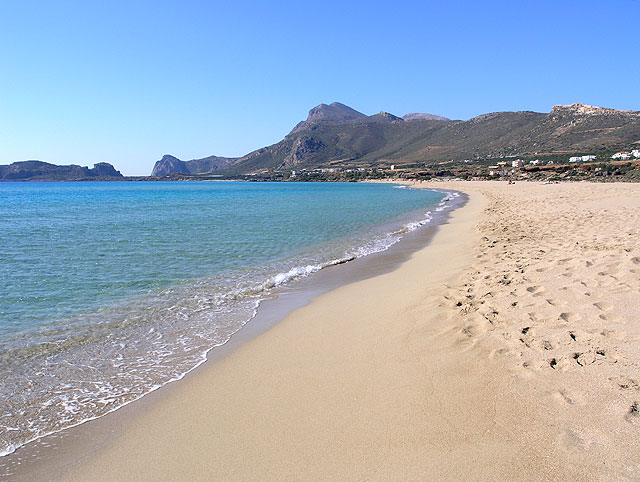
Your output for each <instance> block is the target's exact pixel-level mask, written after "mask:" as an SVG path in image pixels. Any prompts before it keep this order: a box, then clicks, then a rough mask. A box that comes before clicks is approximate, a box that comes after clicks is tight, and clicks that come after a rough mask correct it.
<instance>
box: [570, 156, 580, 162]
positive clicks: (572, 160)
mask: <svg viewBox="0 0 640 482" xmlns="http://www.w3.org/2000/svg"><path fill="white" fill-rule="evenodd" d="M569 162H582V156H573V157H570V158H569Z"/></svg>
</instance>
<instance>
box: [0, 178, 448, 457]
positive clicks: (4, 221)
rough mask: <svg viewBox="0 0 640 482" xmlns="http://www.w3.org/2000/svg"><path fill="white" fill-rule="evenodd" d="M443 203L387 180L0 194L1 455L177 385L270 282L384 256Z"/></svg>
mask: <svg viewBox="0 0 640 482" xmlns="http://www.w3.org/2000/svg"><path fill="white" fill-rule="evenodd" d="M446 199H447V198H446V195H445V194H443V193H440V192H435V191H429V190H413V189H398V188H397V186H392V185H385V184H353V183H351V184H349V183H235V182H189V183H169V182H166V183H165V182H158V183H134V182H114V183H90V182H86V183H14V184H9V183H4V184H0V280H2V282H1V283H0V380H2V382H1V384H0V400H2V402H1V404H0V453H8V452H11V451H12V450H13V449H14V448H15V447H17V446H19V445H21V444H23V443H25V442H26V441H29V440H32V439H34V438H37V437H39V436H42V435H44V434H46V433H50V432H52V431H56V430H60V429H62V428H64V427H67V426H71V425H74V424H77V423H80V422H82V421H84V420H88V419H90V418H95V417H96V416H100V415H102V414H104V413H106V412H108V411H111V410H113V409H115V408H117V407H118V406H121V405H122V404H124V403H127V402H129V401H132V400H134V399H136V398H139V397H140V396H142V395H144V394H145V393H147V392H149V391H150V390H153V389H154V388H157V387H159V386H161V385H163V384H165V383H167V382H168V381H170V380H173V379H176V378H179V377H181V376H182V375H184V373H186V372H187V371H189V370H191V369H192V368H194V367H195V366H197V365H198V364H199V363H201V362H202V360H204V358H205V356H206V352H207V351H208V350H209V349H211V348H212V347H214V346H216V345H220V344H222V343H225V342H226V341H227V340H228V339H229V337H230V336H231V335H232V334H233V333H234V332H235V331H237V330H238V329H240V328H241V327H242V326H243V325H244V324H245V323H246V322H247V321H248V320H250V319H251V317H252V316H253V315H254V314H255V310H256V308H257V306H258V305H259V302H260V301H261V300H263V299H265V298H269V297H273V296H276V295H277V290H278V286H280V285H282V284H285V283H287V282H288V281H290V280H292V279H297V278H299V277H303V276H310V275H312V274H313V273H314V272H316V271H318V270H320V269H322V268H323V267H325V266H327V265H330V264H333V263H337V262H341V261H344V260H348V259H351V258H353V257H360V256H366V255H367V254H369V253H372V252H377V251H381V250H384V249H386V248H387V247H389V246H390V245H392V244H393V243H395V242H396V241H397V240H398V239H400V237H401V236H402V234H403V233H404V232H406V231H407V230H411V229H415V228H417V227H419V226H420V225H424V224H427V223H428V222H429V219H430V215H429V213H430V212H432V211H434V210H435V209H441V207H442V203H443V202H445V201H446ZM438 206H440V208H438Z"/></svg>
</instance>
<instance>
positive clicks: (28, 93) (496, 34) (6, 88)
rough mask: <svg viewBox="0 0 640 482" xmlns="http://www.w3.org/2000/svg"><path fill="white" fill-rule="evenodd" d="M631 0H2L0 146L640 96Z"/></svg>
mask: <svg viewBox="0 0 640 482" xmlns="http://www.w3.org/2000/svg"><path fill="white" fill-rule="evenodd" d="M639 18H640V0H620V1H618V0H610V1H607V2H604V1H590V0H582V1H575V2H574V1H562V0H556V1H548V2H547V1H535V2H533V1H523V2H514V1H508V2H506V1H505V2H492V1H483V2H477V1H474V2H471V1H468V2H464V1H446V2H444V1H443V2H429V1H424V0H423V1H402V0H396V1H394V2H390V1H382V2H378V1H372V0H368V1H364V0H358V1H346V0H344V1H333V0H328V1H323V2H318V1H307V2H302V1H299V2H287V1H280V2H274V1H243V0H236V1H233V2H231V1H225V2H217V1H189V0H183V1H172V2H171V1H161V0H157V1H133V0H129V1H119V0H111V1H109V2H87V1H77V2H76V1H64V0H58V1H29V0H21V1H13V0H3V1H2V3H1V7H0V164H8V163H10V162H14V161H19V160H28V159H38V160H43V161H47V162H52V163H55V164H80V165H89V166H91V165H93V164H94V163H96V162H109V163H111V164H113V165H114V166H115V167H116V168H117V169H119V170H120V171H121V172H122V173H123V174H125V175H147V174H150V172H151V169H152V168H153V165H154V163H155V161H157V160H158V159H160V158H161V157H162V155H164V154H172V155H174V156H176V157H178V158H180V159H183V160H189V159H194V158H201V157H206V156H210V155H218V156H230V157H235V156H241V155H244V154H247V153H249V152H251V151H252V150H254V149H257V148H259V147H263V146H267V145H271V144H274V143H276V142H278V141H279V140H281V139H282V138H283V137H284V136H285V135H286V134H287V133H288V132H289V131H290V130H291V129H292V128H293V126H294V125H295V124H296V123H297V122H299V121H300V120H303V119H305V118H306V116H307V112H308V110H309V109H310V108H312V107H313V106H315V105H317V104H320V103H327V104H328V103H331V102H334V101H337V102H342V103H344V104H347V105H349V106H351V107H353V108H354V109H357V110H359V111H361V112H363V113H365V114H375V113H377V112H379V111H381V110H384V111H387V112H391V113H393V114H395V115H400V116H401V115H404V114H406V113H409V112H428V113H432V114H438V115H443V116H446V117H449V118H452V119H469V118H471V117H474V116H476V115H480V114H484V113H487V112H495V111H505V110H533V111H538V112H549V111H550V110H551V107H552V106H554V105H556V104H571V103H574V102H581V103H584V104H591V105H600V106H604V107H612V108H616V109H626V110H640V88H639V86H640V41H639V40H638V19H639Z"/></svg>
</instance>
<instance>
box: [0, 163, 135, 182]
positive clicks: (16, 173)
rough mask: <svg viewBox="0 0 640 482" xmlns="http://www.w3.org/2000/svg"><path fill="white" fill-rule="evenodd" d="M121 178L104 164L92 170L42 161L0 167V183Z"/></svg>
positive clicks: (110, 166)
mask: <svg viewBox="0 0 640 482" xmlns="http://www.w3.org/2000/svg"><path fill="white" fill-rule="evenodd" d="M121 178H123V176H122V174H121V173H120V171H116V169H115V168H114V167H113V166H112V165H111V164H108V163H106V162H99V163H97V164H94V166H93V168H89V167H86V166H78V165H75V164H71V165H67V166H58V165H55V164H50V163H48V162H42V161H20V162H14V163H12V164H9V165H0V181H103V180H118V179H121Z"/></svg>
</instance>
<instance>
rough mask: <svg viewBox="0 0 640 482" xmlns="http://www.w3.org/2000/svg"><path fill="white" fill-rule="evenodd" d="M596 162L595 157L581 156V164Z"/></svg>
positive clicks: (589, 155)
mask: <svg viewBox="0 0 640 482" xmlns="http://www.w3.org/2000/svg"><path fill="white" fill-rule="evenodd" d="M595 160H596V156H593V155H591V154H588V155H586V156H582V162H591V161H595Z"/></svg>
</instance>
